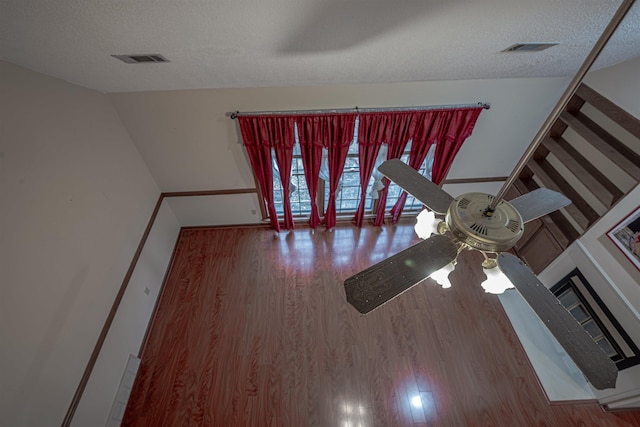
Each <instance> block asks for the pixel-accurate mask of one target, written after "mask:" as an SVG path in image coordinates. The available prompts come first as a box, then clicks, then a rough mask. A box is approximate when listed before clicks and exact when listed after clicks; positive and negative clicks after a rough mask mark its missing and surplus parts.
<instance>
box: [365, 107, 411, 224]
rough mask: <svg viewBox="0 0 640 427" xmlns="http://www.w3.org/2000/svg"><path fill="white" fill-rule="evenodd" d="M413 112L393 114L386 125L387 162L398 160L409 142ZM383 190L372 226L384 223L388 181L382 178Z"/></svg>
mask: <svg viewBox="0 0 640 427" xmlns="http://www.w3.org/2000/svg"><path fill="white" fill-rule="evenodd" d="M416 115H417V114H416V113H415V112H402V113H393V115H392V120H391V121H390V123H388V124H387V131H386V135H387V136H386V138H385V142H386V143H387V146H388V151H387V160H390V159H399V158H400V156H402V152H403V151H404V149H405V147H406V146H407V143H408V142H409V140H410V139H411V138H412V137H413V133H414V130H415V126H416V122H415V118H416ZM382 183H383V185H384V188H383V189H382V190H380V193H379V197H378V211H377V213H376V219H375V221H374V222H373V223H374V225H382V224H383V222H384V212H385V205H386V204H387V193H388V192H389V183H390V181H389V179H388V178H386V177H385V178H383V179H382Z"/></svg>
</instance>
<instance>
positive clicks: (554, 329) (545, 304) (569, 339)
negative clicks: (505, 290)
mask: <svg viewBox="0 0 640 427" xmlns="http://www.w3.org/2000/svg"><path fill="white" fill-rule="evenodd" d="M498 266H499V267H500V270H502V272H503V273H504V274H505V275H506V276H507V277H508V278H509V280H510V281H511V283H513V285H514V286H515V288H516V289H517V290H518V291H519V292H520V294H521V295H522V297H523V298H524V299H525V301H527V303H528V304H529V306H530V307H531V308H532V309H533V311H534V312H535V313H536V314H537V315H538V317H539V318H540V319H541V320H542V322H543V323H544V324H545V326H546V327H547V328H548V329H549V331H550V332H551V333H552V334H553V336H554V337H555V338H556V339H557V340H558V342H559V343H560V345H561V346H562V347H564V349H565V351H566V352H567V354H568V355H569V356H570V357H571V359H573V361H574V363H575V364H576V366H578V368H579V369H580V370H581V371H582V373H583V374H584V376H585V377H586V378H587V380H588V381H589V382H590V383H591V384H592V385H593V386H594V387H595V388H596V389H598V390H604V389H607V388H614V387H615V386H616V378H617V377H618V368H617V367H616V365H615V363H613V361H612V360H611V359H610V358H609V357H608V356H607V355H606V354H604V352H603V351H602V350H601V349H600V347H599V346H598V345H597V344H596V343H595V341H593V339H591V337H590V336H589V334H588V333H587V332H586V331H585V330H584V328H583V327H582V326H580V324H579V323H578V322H577V321H576V320H575V319H574V318H573V316H572V315H571V314H570V313H569V312H568V311H567V310H566V309H565V308H564V307H563V306H562V305H561V304H560V301H558V299H557V298H556V297H555V296H554V295H553V294H552V293H551V291H549V290H548V289H547V288H546V286H544V285H543V284H542V282H540V280H538V278H537V277H536V275H535V274H533V272H532V271H531V270H529V268H528V267H527V266H526V265H525V264H524V263H523V262H522V261H521V260H520V259H519V258H517V257H516V256H514V255H511V254H507V253H502V254H500V255H498Z"/></svg>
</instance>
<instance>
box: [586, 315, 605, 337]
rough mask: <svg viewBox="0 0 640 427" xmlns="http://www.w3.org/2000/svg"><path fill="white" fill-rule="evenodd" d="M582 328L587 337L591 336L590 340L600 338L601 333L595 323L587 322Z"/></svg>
mask: <svg viewBox="0 0 640 427" xmlns="http://www.w3.org/2000/svg"><path fill="white" fill-rule="evenodd" d="M582 327H584V329H585V330H586V331H587V332H588V333H589V335H591V338H599V337H601V336H602V331H601V330H600V327H599V326H598V324H597V323H596V322H594V321H593V319H591V320H589V321H588V322H585V323H584V325H582Z"/></svg>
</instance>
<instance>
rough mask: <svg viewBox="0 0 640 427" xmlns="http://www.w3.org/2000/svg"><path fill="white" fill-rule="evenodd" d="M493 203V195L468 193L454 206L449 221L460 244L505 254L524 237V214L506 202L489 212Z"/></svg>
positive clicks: (455, 201)
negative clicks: (522, 215)
mask: <svg viewBox="0 0 640 427" xmlns="http://www.w3.org/2000/svg"><path fill="white" fill-rule="evenodd" d="M493 199H494V196H492V195H490V194H485V193H466V194H463V195H461V196H459V197H457V198H456V199H454V200H453V202H451V205H450V206H449V210H448V211H447V216H446V219H445V221H446V223H447V226H448V227H449V230H451V232H452V233H453V235H454V236H455V237H456V238H457V239H458V240H460V241H461V242H463V243H465V244H466V245H468V246H471V247H472V248H474V249H478V250H481V251H485V252H502V251H506V250H508V249H510V248H512V247H513V246H514V245H515V244H516V242H517V241H518V240H519V239H520V237H522V233H523V231H524V224H523V221H522V217H521V216H520V213H519V212H518V211H517V210H516V208H514V207H513V206H512V205H511V204H510V203H509V202H507V201H504V200H502V201H501V202H500V203H499V204H498V206H496V208H495V210H494V211H492V212H491V211H488V207H489V205H490V204H491V202H492V201H493Z"/></svg>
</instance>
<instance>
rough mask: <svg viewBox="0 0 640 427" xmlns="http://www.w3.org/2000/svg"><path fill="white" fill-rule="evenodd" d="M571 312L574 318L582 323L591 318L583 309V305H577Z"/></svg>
mask: <svg viewBox="0 0 640 427" xmlns="http://www.w3.org/2000/svg"><path fill="white" fill-rule="evenodd" d="M569 312H570V313H571V314H572V315H573V317H575V319H576V320H577V321H578V322H580V323H582V322H584V321H585V320H587V319H589V318H590V316H589V315H588V314H587V312H586V311H585V310H584V309H583V308H582V306H581V305H576V306H575V307H574V308H572V309H571V310H569Z"/></svg>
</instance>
